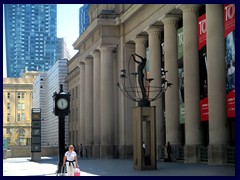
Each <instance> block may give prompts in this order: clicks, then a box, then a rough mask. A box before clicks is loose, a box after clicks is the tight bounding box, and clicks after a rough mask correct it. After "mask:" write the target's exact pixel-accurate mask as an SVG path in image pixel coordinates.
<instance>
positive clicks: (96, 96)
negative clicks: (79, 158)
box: [92, 51, 101, 158]
mask: <svg viewBox="0 0 240 180" xmlns="http://www.w3.org/2000/svg"><path fill="white" fill-rule="evenodd" d="M92 56H93V143H94V146H93V157H94V158H99V157H100V142H101V134H100V133H101V129H100V125H101V122H100V51H94V52H93V53H92Z"/></svg>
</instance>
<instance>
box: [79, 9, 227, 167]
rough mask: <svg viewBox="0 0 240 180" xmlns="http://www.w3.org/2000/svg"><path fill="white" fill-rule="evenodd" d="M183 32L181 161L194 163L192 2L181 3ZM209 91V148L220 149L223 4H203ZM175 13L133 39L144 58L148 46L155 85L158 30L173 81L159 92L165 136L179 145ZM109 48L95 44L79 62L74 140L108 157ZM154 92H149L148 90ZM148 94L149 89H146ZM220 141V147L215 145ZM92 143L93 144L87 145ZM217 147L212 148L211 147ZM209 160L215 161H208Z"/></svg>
mask: <svg viewBox="0 0 240 180" xmlns="http://www.w3.org/2000/svg"><path fill="white" fill-rule="evenodd" d="M180 9H181V10H182V12H183V33H184V48H183V54H184V55H183V57H184V77H185V78H184V97H185V117H186V120H185V149H184V152H185V162H197V161H198V155H197V146H198V145H201V144H202V143H203V141H202V131H201V128H199V127H200V87H199V58H198V29H197V28H198V9H199V6H198V5H182V6H181V7H180ZM206 15H207V54H208V67H209V71H208V85H209V86H208V92H209V140H210V142H209V144H210V145H209V153H211V152H213V151H215V150H218V149H219V148H220V149H221V150H222V149H223V148H222V146H221V145H224V144H226V143H227V139H228V138H227V130H226V127H225V121H226V99H225V97H226V92H225V83H226V82H225V73H224V72H225V69H224V68H225V63H224V56H225V55H224V34H223V33H224V31H223V28H224V27H223V22H224V21H223V5H206ZM179 20H180V19H179V18H178V17H165V18H164V19H162V20H161V21H162V22H163V24H164V28H162V27H150V28H149V29H148V30H147V31H146V32H147V33H148V37H146V36H144V37H143V36H137V37H136V38H135V39H134V42H135V52H136V53H137V54H139V55H140V56H142V57H146V45H147V42H148V46H149V59H150V61H149V73H150V77H151V78H154V81H153V82H152V84H151V85H152V86H158V87H160V86H161V83H162V82H161V67H162V65H161V47H160V45H161V42H162V39H161V36H160V33H161V32H162V31H164V50H165V52H164V54H165V59H164V62H165V69H166V70H167V71H168V73H167V80H168V81H169V82H171V83H172V84H173V85H172V87H171V88H169V89H168V90H167V92H166V94H165V104H166V105H165V107H166V112H165V113H166V114H165V117H166V141H169V142H171V144H172V145H173V146H178V145H180V144H181V133H180V128H179V110H178V109H179V99H178V97H179V94H178V93H179V92H178V89H179V88H178V62H177V59H178V58H177V25H178V21H179ZM113 50H114V48H113V47H101V48H100V49H99V50H97V51H94V52H93V53H92V54H91V56H92V57H88V58H86V59H85V60H83V61H81V63H80V64H79V65H80V127H79V129H80V131H79V132H80V141H81V143H83V144H85V145H86V146H88V148H89V153H92V154H93V156H96V157H100V158H112V156H113V150H114V148H113V145H114V136H113V134H114V124H113V123H114V106H113V105H114V89H113V88H114V82H113V81H114V79H113V78H114V76H113ZM152 95H154V94H152ZM150 96H151V94H150ZM162 102H163V101H162V99H161V98H160V99H158V100H157V101H154V102H153V103H152V105H153V106H156V129H157V131H156V132H157V146H158V148H160V147H163V146H164V142H165V139H164V137H165V134H164V133H165V132H164V115H163V104H162ZM215 145H220V146H217V147H216V146H215ZM92 148H93V149H92ZM216 148H217V149H216ZM210 156H211V154H210ZM213 163H215V162H213Z"/></svg>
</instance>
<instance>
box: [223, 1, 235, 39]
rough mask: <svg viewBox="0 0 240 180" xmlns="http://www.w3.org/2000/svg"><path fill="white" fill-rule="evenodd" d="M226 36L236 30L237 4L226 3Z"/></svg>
mask: <svg viewBox="0 0 240 180" xmlns="http://www.w3.org/2000/svg"><path fill="white" fill-rule="evenodd" d="M224 27H225V28H224V37H227V35H228V34H229V33H231V32H232V31H234V30H235V4H225V5H224Z"/></svg>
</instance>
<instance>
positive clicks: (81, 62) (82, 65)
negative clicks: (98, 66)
mask: <svg viewBox="0 0 240 180" xmlns="http://www.w3.org/2000/svg"><path fill="white" fill-rule="evenodd" d="M84 66H85V63H84V62H83V61H80V62H79V63H78V67H79V68H80V69H82V68H84Z"/></svg>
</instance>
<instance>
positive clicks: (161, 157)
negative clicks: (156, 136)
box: [157, 145, 167, 161]
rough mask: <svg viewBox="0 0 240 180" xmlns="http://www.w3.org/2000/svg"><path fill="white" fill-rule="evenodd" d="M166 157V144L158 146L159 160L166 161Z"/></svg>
mask: <svg viewBox="0 0 240 180" xmlns="http://www.w3.org/2000/svg"><path fill="white" fill-rule="evenodd" d="M165 158H167V157H165V147H164V145H158V146H157V160H160V161H164V159H165Z"/></svg>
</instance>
